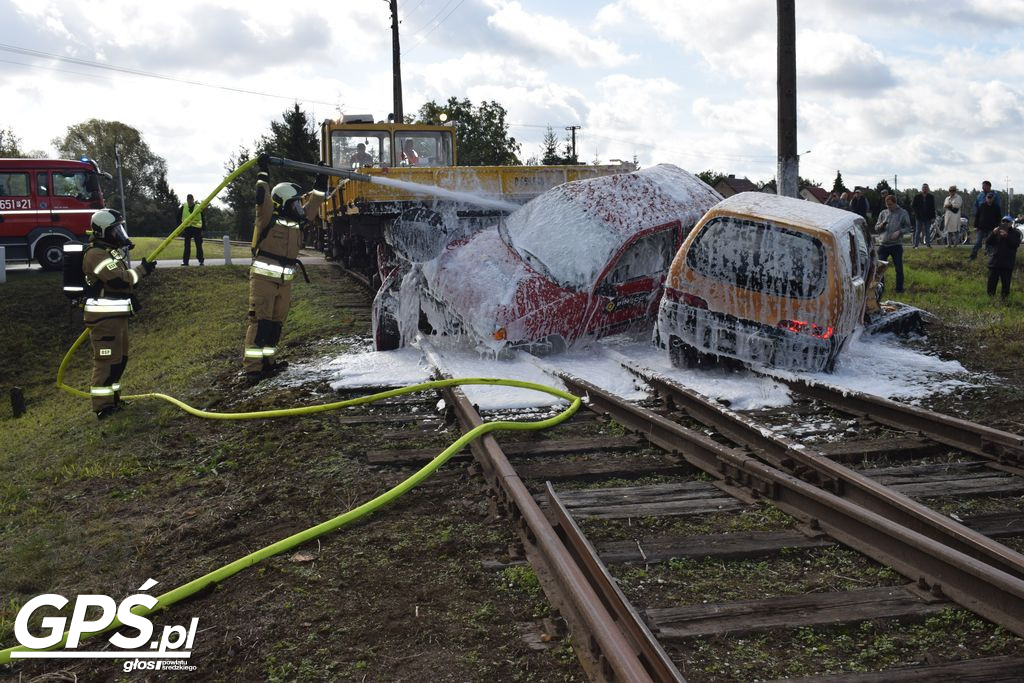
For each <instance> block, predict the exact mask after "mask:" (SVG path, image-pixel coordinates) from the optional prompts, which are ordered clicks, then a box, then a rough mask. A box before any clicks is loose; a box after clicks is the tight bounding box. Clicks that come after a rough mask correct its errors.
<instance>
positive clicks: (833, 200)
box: [825, 192, 839, 207]
mask: <svg viewBox="0 0 1024 683" xmlns="http://www.w3.org/2000/svg"><path fill="white" fill-rule="evenodd" d="M825 206H832V207H838V206H839V195H838V194H837V193H835V192H829V193H828V198H827V199H826V200H825Z"/></svg>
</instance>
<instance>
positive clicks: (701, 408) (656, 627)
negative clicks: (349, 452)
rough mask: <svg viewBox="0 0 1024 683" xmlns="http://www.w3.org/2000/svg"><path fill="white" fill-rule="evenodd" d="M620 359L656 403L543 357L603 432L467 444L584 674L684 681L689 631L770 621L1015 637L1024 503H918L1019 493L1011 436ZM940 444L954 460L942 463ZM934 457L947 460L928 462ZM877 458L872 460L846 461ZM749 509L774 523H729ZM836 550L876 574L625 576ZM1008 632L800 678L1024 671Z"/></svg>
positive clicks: (694, 636) (1021, 599)
mask: <svg viewBox="0 0 1024 683" xmlns="http://www.w3.org/2000/svg"><path fill="white" fill-rule="evenodd" d="M422 348H423V350H424V353H425V355H426V357H427V359H428V361H429V362H430V364H431V365H432V366H433V367H434V368H435V371H436V372H437V374H439V375H442V376H443V375H446V374H449V373H448V370H447V367H446V362H445V359H444V356H443V354H442V353H439V352H438V351H437V350H435V349H433V348H432V347H431V346H430V344H429V343H426V342H425V343H423V344H422ZM617 360H619V361H620V362H621V363H622V365H623V366H624V367H626V368H627V369H628V370H629V371H631V372H633V373H634V374H635V375H636V376H637V378H638V379H640V380H642V381H643V382H645V383H646V384H647V385H648V386H649V387H650V389H651V393H652V394H653V395H654V396H656V397H657V400H656V401H655V402H649V403H647V404H636V403H630V402H628V401H624V400H622V399H620V398H619V397H617V396H614V395H612V394H610V393H609V392H607V391H604V390H603V389H601V388H599V387H597V386H594V385H592V384H590V383H588V382H586V381H585V380H583V379H581V378H579V377H575V376H573V375H571V374H569V373H567V372H564V371H562V370H560V369H559V368H558V367H557V366H556V365H554V364H552V363H551V362H545V361H540V360H538V361H537V363H538V365H540V366H541V367H542V368H543V369H544V370H545V371H547V372H548V373H550V374H551V375H552V376H553V377H557V378H558V379H559V380H560V381H561V382H562V383H563V384H565V386H566V387H567V388H568V389H569V390H570V391H573V392H574V393H578V394H581V395H585V396H587V399H588V400H587V405H588V407H589V409H590V412H589V417H588V416H585V415H581V416H580V417H579V421H581V422H586V421H588V420H589V421H590V422H591V423H592V428H594V429H596V430H597V431H598V432H603V433H604V435H602V436H600V437H594V438H589V439H587V438H582V439H580V438H576V439H562V438H557V437H556V438H554V439H551V440H550V441H548V440H544V441H536V440H530V439H527V440H521V439H520V438H515V437H509V438H506V437H505V436H504V435H503V436H501V437H499V438H497V439H496V438H494V437H486V438H485V439H482V440H480V441H479V442H477V443H474V444H473V446H472V451H473V458H474V461H475V464H474V471H476V472H479V474H480V475H481V476H482V477H483V479H484V480H485V481H486V482H487V487H488V496H489V497H490V504H491V507H492V509H493V510H494V512H495V514H497V515H499V516H502V517H506V518H508V519H509V520H511V521H512V523H513V524H514V525H515V527H516V530H517V532H518V534H519V537H520V541H521V543H522V551H523V558H522V561H526V562H529V564H530V565H531V566H532V567H533V568H534V571H535V572H536V574H537V577H538V579H539V580H540V583H541V585H542V586H543V588H544V590H545V594H546V596H547V598H548V600H549V601H550V602H551V604H552V606H553V608H554V614H555V615H556V616H557V618H556V619H554V620H552V621H550V622H549V623H547V624H546V625H545V627H544V629H545V631H546V633H545V635H546V636H548V637H553V638H556V639H557V638H560V637H563V636H564V635H565V634H566V633H567V634H570V635H571V642H572V644H573V647H574V649H575V651H576V653H577V655H578V657H579V660H580V662H581V665H582V667H583V669H584V670H585V672H586V674H587V676H588V677H589V678H590V679H591V680H602V681H603V680H607V681H612V680H617V681H645V680H653V681H680V680H685V677H684V672H686V671H687V670H688V669H690V668H694V667H692V665H693V664H694V662H695V661H699V657H697V656H696V655H695V650H696V649H699V647H696V646H695V645H694V643H705V644H706V643H708V642H716V643H719V644H720V645H722V647H725V645H724V643H727V642H728V641H729V639H736V638H740V637H744V636H746V637H755V638H756V637H766V636H764V634H769V636H767V637H768V638H769V639H771V638H775V639H776V640H778V641H779V642H786V636H778V635H776V634H783V633H791V632H794V631H798V632H810V631H808V629H810V630H814V629H819V630H826V631H827V629H835V628H844V627H848V626H849V625H851V624H853V625H861V626H859V627H860V628H864V626H863V625H864V624H869V625H870V624H875V623H881V624H883V625H885V624H889V625H891V624H897V626H895V627H892V628H897V629H898V628H900V627H901V625H903V624H913V623H916V622H919V621H921V620H923V619H928V618H937V617H938V616H940V615H949V614H951V613H952V612H951V609H952V608H954V607H957V606H959V607H961V608H963V609H965V610H968V611H970V612H973V613H975V614H977V615H980V616H981V617H983V618H984V619H986V620H988V621H990V622H992V623H994V624H996V625H998V626H999V627H1001V629H1004V630H1005V632H1008V633H1012V634H1016V636H1024V558H1022V556H1021V555H1020V554H1019V553H1018V552H1016V551H1015V550H1013V549H1012V548H1011V547H1009V546H1008V545H1006V544H1004V542H1003V540H1004V539H1007V538H1009V539H1014V538H1019V537H1021V536H1022V535H1024V514H1021V512H1020V510H1019V509H1015V508H1013V506H1012V505H1009V506H1007V509H1006V510H1002V511H997V512H986V513H984V514H978V515H973V516H970V517H967V516H963V515H961V521H958V520H957V519H953V518H951V517H950V516H947V515H944V514H941V513H940V512H937V511H936V510H934V509H932V508H931V507H928V506H926V505H924V504H922V503H921V502H919V501H920V499H926V500H931V499H936V500H938V499H940V498H941V496H940V495H939V494H940V493H947V494H950V495H952V496H953V497H966V496H978V495H985V496H987V497H988V498H992V499H999V498H1000V497H1007V496H1017V497H1019V496H1020V495H1021V494H1022V493H1024V478H1021V476H1020V475H1021V474H1024V470H1022V469H1021V468H1020V465H1021V460H1020V456H1021V453H1022V452H1024V440H1022V439H1021V437H1019V436H1017V435H1013V434H1009V433H1006V432H1000V431H999V430H994V429H991V428H988V427H984V426H981V425H976V424H973V423H969V422H965V421H962V420H957V419H955V418H951V417H949V416H945V415H940V414H936V413H930V412H929V411H925V410H922V409H919V408H914V407H908V406H904V405H902V404H898V403H895V402H892V401H886V400H884V399H878V398H877V397H871V396H865V395H856V394H852V393H850V392H846V393H843V392H836V391H834V390H831V389H829V388H828V387H824V386H821V385H811V384H806V383H801V382H797V381H794V380H790V381H787V384H788V386H789V388H790V390H791V391H792V392H793V393H794V395H799V396H800V397H801V398H800V399H799V400H798V401H797V403H796V404H795V405H794V407H793V409H792V410H789V411H779V410H776V411H759V412H755V413H747V414H741V413H739V412H735V411H730V410H729V409H727V408H725V407H723V406H721V405H719V404H718V403H717V402H715V401H711V400H709V399H707V398H706V397H703V396H700V395H699V394H697V393H695V392H693V391H692V390H690V389H688V388H686V387H684V386H681V385H679V384H678V383H675V382H673V381H672V380H671V379H670V378H667V377H663V376H661V375H659V374H658V373H656V372H653V371H651V370H649V369H647V368H643V367H640V366H638V365H636V364H635V363H633V362H632V361H631V360H630V359H628V358H618V359H617ZM444 399H445V402H446V404H447V408H448V410H449V415H450V417H453V418H454V419H455V420H456V421H457V422H458V424H459V426H460V427H461V429H463V430H467V429H470V428H472V427H473V426H475V425H476V424H479V423H480V421H481V420H483V419H484V418H483V417H482V416H481V414H480V412H479V411H478V410H477V409H476V408H475V407H474V406H473V405H472V404H471V402H470V401H469V400H468V399H467V398H466V396H465V395H464V394H463V393H462V392H461V390H459V389H458V388H453V389H450V390H448V391H446V392H445V395H444ZM835 411H839V412H840V413H842V414H844V415H849V416H851V417H850V418H844V417H840V416H839V414H838V413H836V412H835ZM794 414H795V415H797V416H799V421H800V423H802V424H808V423H810V424H821V425H825V426H820V427H819V428H818V429H817V431H816V433H814V434H810V435H809V433H808V430H807V429H803V430H802V433H799V432H801V430H799V429H798V430H793V429H792V427H793V420H792V417H793V415H794ZM787 429H789V430H790V431H796V432H798V433H797V434H794V435H787V434H786V433H785V432H786V431H787ZM608 434H612V435H611V436H609V435H608ZM851 436H855V437H856V438H851ZM499 441H500V443H499ZM819 444H822V445H819ZM951 450H952V451H956V452H958V453H959V454H960V455H961V456H962V457H960V459H958V460H955V461H950V456H949V453H950V451H951ZM929 456H935V457H939V458H941V461H940V462H938V463H928V462H926V459H927V458H928V457H929ZM368 457H370V458H371V461H373V460H376V461H377V462H381V463H383V462H403V461H406V462H408V461H414V460H417V459H420V458H423V457H427V454H426V453H419V452H417V451H416V450H415V449H412V450H408V451H404V452H403V451H402V450H401V449H399V450H397V451H396V450H391V451H382V452H380V453H375V454H368ZM880 457H882V458H883V460H884V466H881V467H861V468H860V469H857V468H856V467H857V466H859V465H864V464H867V465H870V464H872V462H873V461H876V460H878V459H879V458H880ZM894 461H895V462H894ZM901 461H905V462H901ZM513 462H514V463H515V466H513V464H512V463H513ZM906 462H910V463H911V464H909V465H908V464H906ZM874 464H878V463H877V462H876V463H874ZM943 472H944V473H945V478H943V477H942V473H943ZM767 511H778V512H779V513H784V514H777V513H772V512H767ZM757 515H762V516H767V517H768V518H769V519H770V520H771V521H772V522H773V523H774V528H768V529H757V530H742V531H737V530H738V529H742V528H743V525H744V522H743V520H749V519H750V518H751V517H752V516H757ZM708 519H710V520H711V521H710V522H709V521H707V520H708ZM780 520H785V521H780ZM961 522H962V523H961ZM634 524H635V526H634ZM768 526H769V527H772V524H769V525H768ZM691 530H692V531H694V532H695V533H691V532H690V531H691ZM725 532H729V533H725ZM588 536H589V537H590V538H588ZM841 547H843V548H849V549H852V550H853V551H856V553H851V552H849V551H845V550H843V551H835V552H843V553H848V555H844V556H843V557H854V558H857V559H856V560H849V561H851V562H855V563H857V565H858V566H859V567H862V568H865V571H867V572H869V573H870V572H874V576H876V577H879V580H878V581H863V584H864V585H863V586H862V585H860V583H858V582H857V581H840V582H839V584H841V585H839V586H838V588H839V590H836V589H835V588H836V586H832V585H829V582H828V581H826V582H824V584H821V585H818V584H815V583H814V582H813V581H807V580H805V579H803V578H800V577H798V576H796V575H794V577H793V579H792V584H793V585H790V586H787V585H785V583H786V582H785V581H783V582H781V588H782V590H781V591H780V592H779V594H777V595H769V596H766V595H760V594H758V595H757V596H756V597H755V596H753V595H751V594H749V593H751V591H747V593H748V594H744V590H743V589H742V587H741V588H740V589H739V590H733V589H729V590H725V591H722V593H723V596H722V597H721V598H720V597H719V596H717V595H715V594H714V593H713V592H710V593H705V594H702V595H700V596H694V595H693V594H692V592H690V594H689V595H686V593H687V591H686V590H682V591H677V592H682V593H683V594H684V596H683V598H682V599H679V598H678V597H676V596H673V595H671V593H672V591H665V590H658V589H655V590H654V591H653V595H645V590H646V589H645V586H644V582H643V580H639V581H637V580H635V579H636V576H638V575H639V576H642V575H643V574H644V573H648V572H653V573H655V574H658V575H659V576H660V575H665V576H669V574H670V572H667V571H665V570H664V567H666V566H672V564H673V563H676V564H677V565H678V564H679V563H686V562H689V563H691V564H690V565H687V566H692V564H693V563H697V564H699V563H709V562H720V563H724V564H723V566H728V563H730V562H750V561H766V562H771V561H774V560H773V558H782V564H781V565H780V566H783V567H785V566H787V562H786V560H787V558H789V559H791V558H792V557H794V556H796V557H805V556H806V557H812V558H820V557H822V556H821V555H814V554H815V553H827V552H833V550H834V549H837V548H841ZM512 561H513V562H514V561H517V560H512ZM814 561H817V560H814ZM789 564H792V562H789ZM765 566H767V567H768V569H767V570H766V571H769V572H771V571H776V570H773V569H771V567H772V566H774V565H771V564H768V565H765ZM639 568H643V569H639ZM652 568H653V569H652ZM798 569H799V567H798ZM778 571H784V570H778ZM854 578H856V577H854ZM851 584H852V585H851ZM729 596H736V599H726V598H727V597H729ZM695 598H696V599H695ZM880 628H885V626H882V627H880ZM990 628H992V629H993V630H996V631H998V629H996V628H995V627H990ZM759 634H760V635H759ZM1006 639H1007V642H1009V643H1010V645H1009V646H1008V647H1007V648H1006V649H1007V651H1008V652H1009V653H1010V654H1008V655H1005V656H991V657H986V656H979V655H983V654H984V651H980V652H974V653H971V654H972V655H973V656H972V657H971V658H969V659H966V660H964V661H946V660H947V659H950V658H948V657H945V658H944V657H937V659H938V660H939V661H937V662H935V663H928V661H927V659H928V658H927V657H924V658H923V659H924V660H925V661H924V662H920V661H918V660H915V661H918V665H917V666H913V667H911V668H905V669H892V670H889V671H885V672H882V673H877V674H865V675H864V676H863V677H857V676H856V675H849V676H834V677H831V678H829V677H822V678H814V679H808V680H835V681H841V680H858V681H859V680H864V681H867V680H940V679H956V680H961V679H962V680H971V679H970V678H969V676H979V675H980V676H981V678H976V680H1019V679H1020V678H1021V677H1022V676H1024V657H1021V656H1019V655H1020V654H1021V653H1022V652H1024V647H1021V645H1020V643H1019V642H1017V641H1015V640H1013V639H1012V637H1011V636H1006ZM720 641H721V642H720ZM961 659H963V658H962V657H961ZM695 668H697V669H698V673H697V675H696V677H697V678H700V677H701V675H702V674H701V673H699V668H700V667H699V666H698V667H695ZM766 670H770V669H766ZM723 674H724V675H725V677H726V678H729V677H730V676H729V675H728V674H729V672H728V671H724V672H723ZM740 677H741V678H742V675H741V676H740ZM770 677H771V676H765V675H759V676H758V678H762V679H765V678H770Z"/></svg>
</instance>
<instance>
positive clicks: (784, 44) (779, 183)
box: [776, 0, 800, 197]
mask: <svg viewBox="0 0 1024 683" xmlns="http://www.w3.org/2000/svg"><path fill="white" fill-rule="evenodd" d="M794 5H795V0H776V14H777V15H778V39H777V40H778V45H777V49H778V67H777V72H776V78H777V88H778V103H779V105H778V108H779V166H778V173H777V179H776V192H777V193H778V194H779V195H780V196H783V197H797V196H798V193H799V191H800V188H799V187H797V184H798V182H799V180H798V179H799V177H800V155H798V154H797V153H796V7H795V6H794Z"/></svg>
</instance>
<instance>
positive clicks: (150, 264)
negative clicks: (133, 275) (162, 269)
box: [142, 259, 156, 275]
mask: <svg viewBox="0 0 1024 683" xmlns="http://www.w3.org/2000/svg"><path fill="white" fill-rule="evenodd" d="M155 268H156V261H148V260H146V259H142V270H144V271H145V272H146V275H149V274H150V273H152V272H153V269H155Z"/></svg>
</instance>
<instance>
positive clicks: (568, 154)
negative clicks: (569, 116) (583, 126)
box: [562, 133, 580, 166]
mask: <svg viewBox="0 0 1024 683" xmlns="http://www.w3.org/2000/svg"><path fill="white" fill-rule="evenodd" d="M563 142H564V143H565V151H564V153H563V154H562V158H563V159H565V161H563V162H562V163H563V164H566V165H567V166H576V165H577V164H579V163H580V158H579V155H578V154H573V152H572V134H571V133H566V134H565V140H563Z"/></svg>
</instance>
